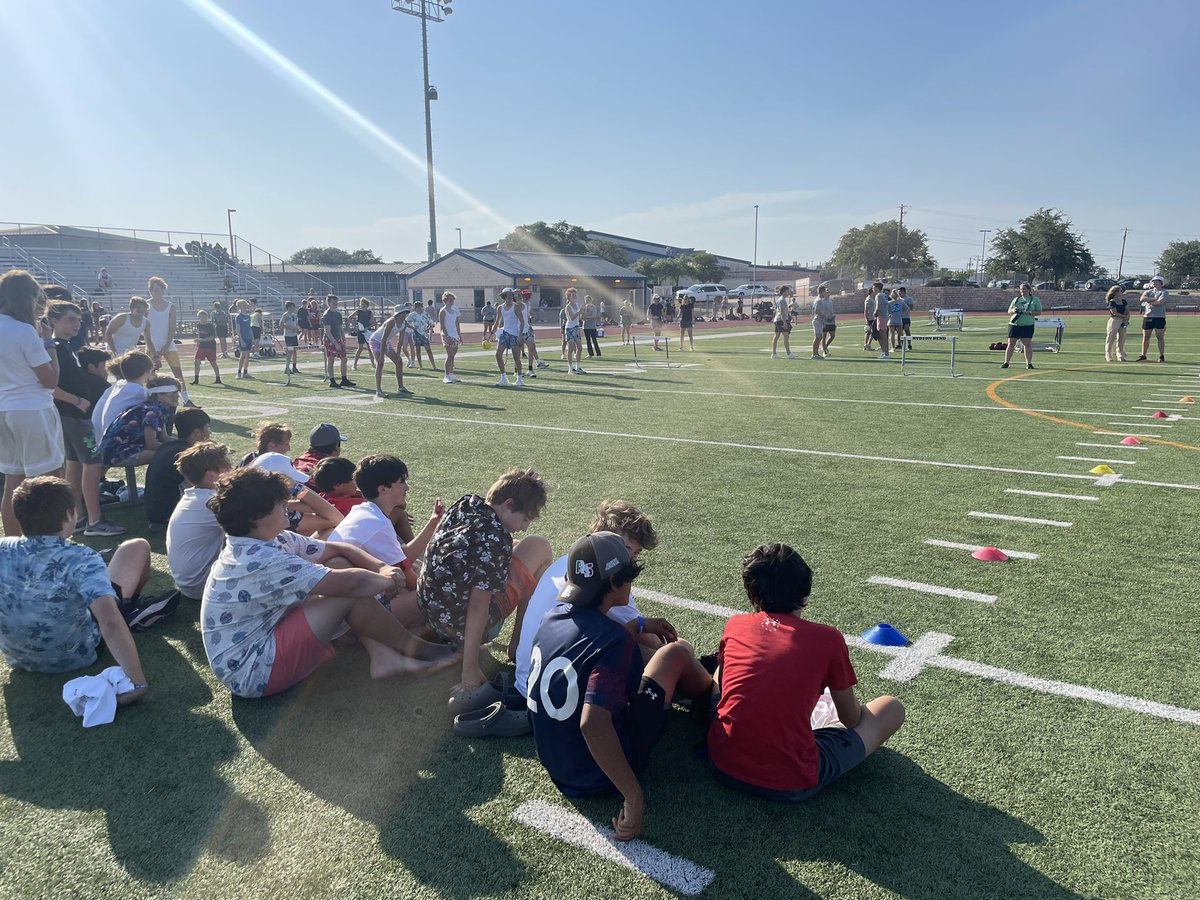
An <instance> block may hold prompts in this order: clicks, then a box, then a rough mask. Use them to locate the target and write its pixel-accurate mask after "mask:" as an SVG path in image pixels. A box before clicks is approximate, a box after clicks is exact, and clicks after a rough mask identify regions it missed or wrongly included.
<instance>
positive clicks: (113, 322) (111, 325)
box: [104, 313, 125, 356]
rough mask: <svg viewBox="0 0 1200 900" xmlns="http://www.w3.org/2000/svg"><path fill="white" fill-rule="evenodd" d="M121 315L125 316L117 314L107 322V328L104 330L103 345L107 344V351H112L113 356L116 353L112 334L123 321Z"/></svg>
mask: <svg viewBox="0 0 1200 900" xmlns="http://www.w3.org/2000/svg"><path fill="white" fill-rule="evenodd" d="M123 315H125V313H117V314H116V315H115V316H113V317H112V318H111V319H109V320H108V327H107V328H105V329H104V343H106V344H108V349H109V350H111V351H112V353H113V355H114V356H115V355H116V352H117V344H116V341H114V340H113V332H114V331H116V330H117V326H118V325H120V324H121V323H122V322H123V321H124V320H123V319H122V318H121V317H122V316H123Z"/></svg>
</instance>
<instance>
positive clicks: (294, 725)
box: [233, 647, 533, 898]
mask: <svg viewBox="0 0 1200 900" xmlns="http://www.w3.org/2000/svg"><path fill="white" fill-rule="evenodd" d="M367 665H368V663H367V657H366V654H365V653H364V652H363V651H362V650H361V649H360V648H358V647H349V648H343V649H340V650H339V651H338V654H337V656H336V657H334V658H333V659H332V660H330V661H329V662H327V663H325V664H324V665H322V666H321V667H320V668H319V669H317V671H316V672H314V673H313V674H312V675H311V676H310V677H309V678H308V679H307V680H306V681H305V682H303V683H302V684H301V685H300V686H298V687H297V688H295V689H293V690H291V691H286V692H284V693H283V694H280V695H277V696H275V697H268V698H265V699H262V700H239V699H236V698H235V699H234V701H233V719H234V722H235V723H236V725H237V727H238V729H239V730H240V731H241V732H242V734H243V735H245V737H246V739H247V740H248V741H249V742H250V743H251V744H252V745H253V746H254V747H255V749H256V750H257V751H258V752H259V753H260V754H262V756H263V757H264V758H266V759H267V760H268V761H269V762H270V763H271V764H272V765H274V766H275V767H277V768H278V769H279V770H280V771H281V772H283V773H284V775H286V776H287V777H288V778H289V779H291V780H293V781H295V782H296V783H297V784H299V785H301V786H303V787H304V789H305V790H308V791H311V792H312V793H313V794H316V795H317V796H319V797H321V798H323V799H324V800H326V801H328V802H330V803H332V804H334V805H336V806H339V807H341V808H342V809H345V810H346V811H347V812H349V813H351V814H353V815H354V816H356V817H358V818H361V819H363V820H365V821H369V822H372V823H374V824H375V825H376V826H377V827H378V828H379V843H380V848H381V849H382V850H383V852H384V853H386V854H388V855H389V856H391V857H393V858H395V859H398V860H399V861H400V862H401V863H402V864H403V865H404V866H405V867H406V868H407V869H408V870H409V871H410V872H411V873H412V875H413V877H414V878H416V879H417V880H418V881H420V882H421V883H422V884H425V885H427V886H429V887H430V888H433V889H434V890H436V891H437V892H438V894H439V895H441V896H445V897H454V898H468V897H473V896H484V895H487V896H490V895H494V894H503V893H506V892H509V891H512V890H513V889H514V888H515V887H516V886H517V885H518V884H519V883H520V881H521V880H522V878H524V877H525V869H524V866H523V865H522V864H521V863H520V862H519V861H517V860H516V859H514V858H513V857H512V855H511V853H510V851H509V848H508V845H507V844H505V843H504V842H503V841H501V840H500V839H499V837H498V836H497V835H496V833H495V832H493V831H492V830H491V829H488V828H485V827H482V826H480V825H478V824H476V823H475V821H473V819H472V817H471V815H470V811H471V810H472V809H473V808H474V807H476V806H479V805H481V804H484V803H487V802H489V801H491V800H493V799H494V798H496V797H497V796H498V795H499V794H500V792H501V789H502V787H503V784H504V758H505V755H508V754H513V753H517V754H522V753H525V754H530V753H532V752H533V743H532V740H530V739H528V738H526V739H514V740H509V741H502V742H498V743H494V744H493V743H488V744H487V745H481V744H480V742H469V741H464V740H462V739H461V738H458V737H455V736H454V735H453V733H452V732H451V730H450V716H449V714H448V713H447V712H446V698H447V696H448V695H449V692H450V688H451V687H452V686H453V684H454V682H455V681H456V678H457V670H456V669H455V670H451V671H447V672H443V673H440V674H438V675H435V676H432V677H429V678H393V679H388V680H384V681H371V680H370V679H369V678H368V677H367V674H366V670H367Z"/></svg>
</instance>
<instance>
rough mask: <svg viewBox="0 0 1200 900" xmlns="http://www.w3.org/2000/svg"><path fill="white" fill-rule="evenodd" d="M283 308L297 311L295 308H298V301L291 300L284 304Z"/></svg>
mask: <svg viewBox="0 0 1200 900" xmlns="http://www.w3.org/2000/svg"><path fill="white" fill-rule="evenodd" d="M283 308H284V309H295V308H296V301H295V300H289V301H288V302H287V303H285V304H283Z"/></svg>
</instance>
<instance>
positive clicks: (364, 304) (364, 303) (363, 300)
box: [358, 291, 453, 309]
mask: <svg viewBox="0 0 1200 900" xmlns="http://www.w3.org/2000/svg"><path fill="white" fill-rule="evenodd" d="M446 293H447V294H449V293H450V292H449V291H446ZM451 296H453V294H451ZM358 305H359V306H361V307H363V308H364V309H369V308H370V306H371V301H370V300H368V299H367V298H366V297H359V298H358Z"/></svg>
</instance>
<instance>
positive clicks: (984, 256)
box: [979, 228, 992, 284]
mask: <svg viewBox="0 0 1200 900" xmlns="http://www.w3.org/2000/svg"><path fill="white" fill-rule="evenodd" d="M979 232H980V234H982V235H983V248H982V249H981V250H980V251H979V283H980V284H983V279H984V272H983V266H984V263H986V262H987V236H988V235H989V234H991V233H992V229H990V228H980V229H979Z"/></svg>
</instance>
